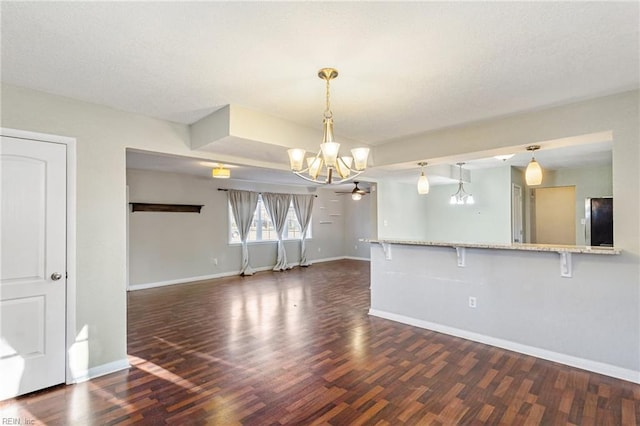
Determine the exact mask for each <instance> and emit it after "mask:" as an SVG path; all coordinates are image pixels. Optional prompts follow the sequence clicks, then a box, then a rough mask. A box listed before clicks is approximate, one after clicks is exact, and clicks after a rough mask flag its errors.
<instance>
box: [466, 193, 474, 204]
mask: <svg viewBox="0 0 640 426" xmlns="http://www.w3.org/2000/svg"><path fill="white" fill-rule="evenodd" d="M474 203H475V200H474V199H473V195H471V194H469V196H468V197H467V204H474Z"/></svg>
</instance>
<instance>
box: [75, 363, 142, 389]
mask: <svg viewBox="0 0 640 426" xmlns="http://www.w3.org/2000/svg"><path fill="white" fill-rule="evenodd" d="M129 367H131V365H129V361H128V360H127V359H119V360H118V361H113V362H109V363H107V364H102V365H98V366H95V367H91V368H90V369H88V370H84V371H79V372H77V373H76V374H75V376H74V377H72V378H71V382H70V383H81V382H86V381H87V380H91V379H95V378H96V377H100V376H104V375H106V374H111V373H115V372H116V371H120V370H126V369H127V368H129ZM70 383H68V384H70Z"/></svg>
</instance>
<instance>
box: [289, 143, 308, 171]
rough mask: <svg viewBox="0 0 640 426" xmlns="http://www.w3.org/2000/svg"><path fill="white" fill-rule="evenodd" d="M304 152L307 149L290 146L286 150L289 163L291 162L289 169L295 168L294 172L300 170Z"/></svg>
mask: <svg viewBox="0 0 640 426" xmlns="http://www.w3.org/2000/svg"><path fill="white" fill-rule="evenodd" d="M306 153H307V151H306V150H304V149H301V148H292V149H288V150H287V154H289V163H290V164H291V170H295V171H296V172H299V171H300V170H302V168H303V164H304V155H305V154H306Z"/></svg>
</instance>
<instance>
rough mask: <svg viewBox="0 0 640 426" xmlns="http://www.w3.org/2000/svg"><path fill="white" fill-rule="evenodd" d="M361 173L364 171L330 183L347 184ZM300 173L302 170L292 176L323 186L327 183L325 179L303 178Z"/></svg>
mask: <svg viewBox="0 0 640 426" xmlns="http://www.w3.org/2000/svg"><path fill="white" fill-rule="evenodd" d="M307 170H308V168H307ZM363 171H364V170H361V171H359V172H356V174H355V175H353V176H349V177H347V178H344V179H340V180H332V181H331V184H333V185H337V184H339V183H344V182H349V181H351V180H353V179H355V178H357V177H358V176H359V175H360V174H362V172H363ZM302 173H304V170H300V171H298V172H293V174H294V175H296V176H298V177H301V178H302V179H304V180H306V181H307V182H313V183H319V184H323V185H324V184H326V183H327V181H326V179H325V180H319V179H311V178H310V177H309V176H305V175H303V174H302Z"/></svg>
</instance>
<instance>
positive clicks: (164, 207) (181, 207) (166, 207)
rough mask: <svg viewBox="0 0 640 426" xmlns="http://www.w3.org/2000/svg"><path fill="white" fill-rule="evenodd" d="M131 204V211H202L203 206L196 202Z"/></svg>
mask: <svg viewBox="0 0 640 426" xmlns="http://www.w3.org/2000/svg"><path fill="white" fill-rule="evenodd" d="M129 205H130V206H131V212H173V213H200V210H201V209H202V207H203V206H202V205H196V204H159V203H129Z"/></svg>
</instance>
